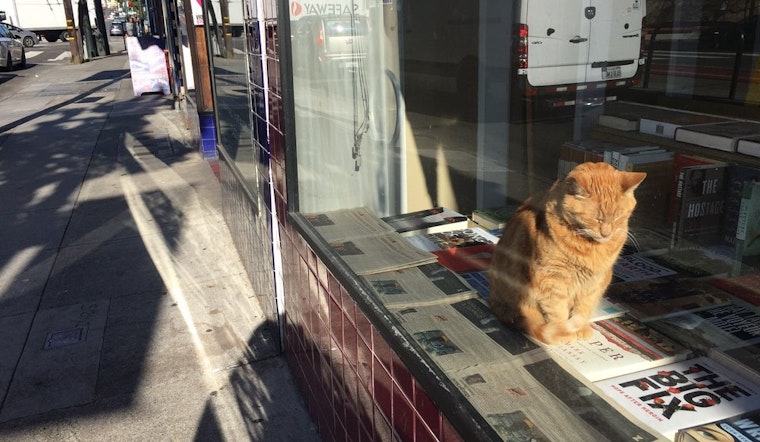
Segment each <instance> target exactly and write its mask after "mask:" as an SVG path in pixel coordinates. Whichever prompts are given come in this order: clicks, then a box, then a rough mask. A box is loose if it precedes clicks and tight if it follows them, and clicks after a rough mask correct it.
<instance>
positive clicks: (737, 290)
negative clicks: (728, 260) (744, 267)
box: [709, 272, 760, 307]
mask: <svg viewBox="0 0 760 442" xmlns="http://www.w3.org/2000/svg"><path fill="white" fill-rule="evenodd" d="M709 282H710V284H712V285H714V286H716V287H718V288H720V289H723V290H725V291H727V292H728V293H731V294H732V295H734V296H736V297H737V298H739V299H741V300H742V301H745V302H748V303H750V304H752V305H754V306H756V307H760V273H758V272H753V273H745V274H743V275H735V276H727V277H723V278H713V279H710V280H709Z"/></svg>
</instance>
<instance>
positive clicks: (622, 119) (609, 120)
mask: <svg viewBox="0 0 760 442" xmlns="http://www.w3.org/2000/svg"><path fill="white" fill-rule="evenodd" d="M597 123H598V124H599V125H601V126H605V127H610V128H612V129H617V130H622V131H624V132H634V131H638V130H639V117H638V116H637V115H634V114H632V113H631V114H617V115H615V114H608V113H604V114H602V115H599V119H598V121H597Z"/></svg>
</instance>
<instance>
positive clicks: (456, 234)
mask: <svg viewBox="0 0 760 442" xmlns="http://www.w3.org/2000/svg"><path fill="white" fill-rule="evenodd" d="M405 238H406V240H407V241H409V242H410V243H411V244H412V245H413V246H415V247H417V248H419V249H421V250H425V251H428V252H432V251H435V250H445V249H454V248H458V247H472V246H480V245H483V244H495V243H497V242H498V241H499V238H498V237H497V236H495V235H492V234H491V233H488V232H487V231H485V230H484V229H482V228H480V227H472V228H467V229H456V230H448V231H445V232H438V233H420V234H416V235H412V236H407V237H405Z"/></svg>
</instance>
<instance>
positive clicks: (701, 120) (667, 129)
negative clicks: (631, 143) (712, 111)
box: [639, 109, 731, 140]
mask: <svg viewBox="0 0 760 442" xmlns="http://www.w3.org/2000/svg"><path fill="white" fill-rule="evenodd" d="M728 121H731V120H729V119H727V118H721V117H716V116H714V115H708V114H698V113H694V112H686V111H676V110H673V109H661V111H660V112H649V113H647V114H645V115H642V116H641V122H640V124H639V132H641V133H643V134H649V135H656V136H658V137H664V138H670V139H671V140H672V139H674V138H675V134H676V130H677V129H678V128H680V127H682V126H691V125H694V124H708V123H722V122H728Z"/></svg>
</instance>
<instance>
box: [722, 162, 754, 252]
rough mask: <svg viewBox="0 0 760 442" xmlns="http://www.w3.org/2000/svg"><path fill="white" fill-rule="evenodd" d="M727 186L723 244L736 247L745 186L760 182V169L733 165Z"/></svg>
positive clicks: (729, 171) (730, 168)
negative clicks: (737, 228)
mask: <svg viewBox="0 0 760 442" xmlns="http://www.w3.org/2000/svg"><path fill="white" fill-rule="evenodd" d="M727 175H728V177H727V178H728V184H727V185H726V209H725V211H724V215H723V243H724V244H726V245H728V246H731V247H734V246H735V245H736V227H737V225H738V224H739V210H740V209H741V203H742V193H743V191H744V185H745V184H746V183H751V182H760V169H758V168H756V167H751V166H746V165H742V164H731V165H730V166H729V168H728V173H727Z"/></svg>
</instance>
